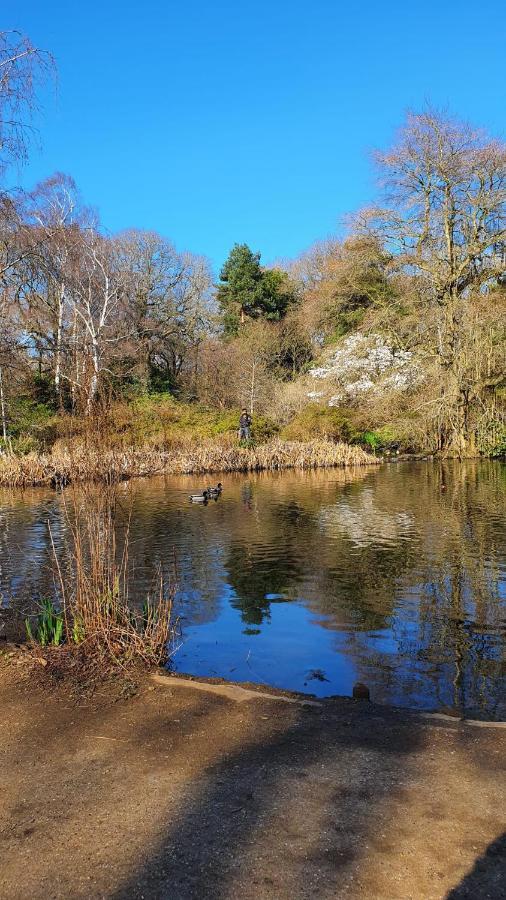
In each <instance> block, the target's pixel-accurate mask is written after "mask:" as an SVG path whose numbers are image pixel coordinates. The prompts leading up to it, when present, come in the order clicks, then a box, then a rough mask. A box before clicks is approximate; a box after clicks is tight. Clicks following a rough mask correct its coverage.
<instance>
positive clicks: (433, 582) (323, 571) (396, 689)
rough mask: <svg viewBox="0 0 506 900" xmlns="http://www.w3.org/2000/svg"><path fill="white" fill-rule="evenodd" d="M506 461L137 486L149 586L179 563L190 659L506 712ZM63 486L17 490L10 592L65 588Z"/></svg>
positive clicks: (398, 697)
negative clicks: (214, 495)
mask: <svg viewBox="0 0 506 900" xmlns="http://www.w3.org/2000/svg"><path fill="white" fill-rule="evenodd" d="M505 478H506V468H505V466H504V465H502V464H501V463H498V462H481V463H475V462H468V463H462V464H459V463H410V464H392V465H384V466H382V467H381V468H379V469H373V470H367V471H363V470H358V471H354V472H340V471H334V472H318V473H283V474H275V475H267V474H261V475H257V476H242V475H241V476H239V475H238V476H229V477H227V479H226V483H225V491H224V494H223V496H222V497H221V498H220V500H219V501H218V502H217V503H211V504H209V506H207V507H206V508H200V507H195V506H190V505H189V504H188V501H187V495H188V492H189V488H194V487H196V485H195V480H194V479H193V480H192V479H188V478H171V479H153V480H150V481H142V482H141V481H139V482H132V483H131V484H125V485H122V486H121V488H120V490H121V504H120V505H121V509H122V512H121V513H120V521H119V527H120V528H121V527H122V526H124V524H125V522H126V521H127V518H128V516H129V515H131V520H130V522H131V524H130V536H131V546H130V557H131V560H132V566H133V572H132V585H133V590H135V591H137V592H138V594H139V596H141V595H142V593H143V592H145V591H146V590H148V589H149V588H150V587H151V585H152V582H153V577H154V574H155V572H156V570H157V567H158V565H160V564H161V565H162V567H163V568H164V569H165V570H166V572H170V571H171V570H172V566H173V559H174V554H175V556H176V559H177V566H178V582H179V593H178V598H177V610H178V613H179V615H180V617H181V621H182V630H183V641H184V643H183V647H182V649H181V650H180V651H179V653H178V655H177V657H176V660H175V665H176V666H177V668H179V669H180V670H182V671H190V672H193V673H195V674H199V675H222V676H225V677H231V678H234V679H237V680H248V681H257V682H265V683H270V684H274V685H277V686H279V687H286V688H292V689H297V690H306V691H311V692H312V693H315V694H318V695H320V696H324V695H329V694H332V693H351V689H352V686H353V683H354V682H355V681H356V680H361V681H364V682H365V683H367V684H368V685H369V687H370V689H371V695H372V697H373V699H376V700H378V701H381V702H388V703H395V704H400V705H407V706H414V707H422V708H436V709H441V708H451V709H456V710H459V711H462V710H464V711H466V712H467V713H468V714H470V715H479V716H496V717H505V716H506V690H505V688H506V665H505V653H504V651H505V646H506V621H505V616H506V573H505V547H506V529H505V520H504V499H505V493H506V492H505ZM61 503H62V498H61V496H58V495H55V494H50V493H47V492H40V491H31V492H25V493H23V494H21V493H15V492H14V493H3V494H1V495H0V524H1V531H0V541H1V559H0V589H1V590H2V593H3V595H4V597H5V598H6V599H7V602H10V601H9V598H12V597H14V607H15V608H20V607H22V606H23V604H25V603H27V602H29V600H30V598H31V597H33V595H34V594H36V595H39V596H40V595H42V594H47V593H49V592H52V591H53V589H54V587H53V582H52V574H51V547H50V541H49V535H48V523H50V526H51V530H52V534H53V540H54V541H55V543H56V545H57V546H58V547H59V548H63V549H64V547H65V543H66V540H67V536H66V529H65V525H64V519H63V516H62V509H61Z"/></svg>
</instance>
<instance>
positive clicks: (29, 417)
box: [8, 396, 57, 455]
mask: <svg viewBox="0 0 506 900" xmlns="http://www.w3.org/2000/svg"><path fill="white" fill-rule="evenodd" d="M8 413H9V415H8V432H9V439H10V443H11V446H12V450H13V451H14V453H18V454H19V455H23V454H25V453H30V452H32V451H34V450H43V449H44V448H46V447H47V446H50V445H51V444H52V443H53V441H54V439H55V437H56V424H57V416H56V415H55V412H54V409H53V408H52V407H51V406H50V405H49V404H47V403H37V402H36V401H35V400H33V399H32V398H30V397H26V396H24V397H17V398H15V399H13V400H11V401H10V402H9V409H8Z"/></svg>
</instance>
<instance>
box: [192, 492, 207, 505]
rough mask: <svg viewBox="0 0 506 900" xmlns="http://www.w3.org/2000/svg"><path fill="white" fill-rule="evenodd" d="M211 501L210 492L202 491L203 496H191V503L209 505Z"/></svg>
mask: <svg viewBox="0 0 506 900" xmlns="http://www.w3.org/2000/svg"><path fill="white" fill-rule="evenodd" d="M208 500H209V492H208V491H202V493H201V494H190V502H191V503H207V501H208Z"/></svg>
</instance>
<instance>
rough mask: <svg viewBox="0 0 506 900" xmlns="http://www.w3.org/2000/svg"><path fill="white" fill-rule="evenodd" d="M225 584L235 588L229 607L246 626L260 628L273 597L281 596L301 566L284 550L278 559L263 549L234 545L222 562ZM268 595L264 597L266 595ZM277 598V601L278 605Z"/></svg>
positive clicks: (294, 579) (294, 578)
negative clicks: (237, 612)
mask: <svg viewBox="0 0 506 900" xmlns="http://www.w3.org/2000/svg"><path fill="white" fill-rule="evenodd" d="M225 568H226V570H227V573H228V582H229V584H230V585H231V587H232V588H233V589H234V595H235V596H234V598H233V599H232V606H233V607H234V608H235V609H239V610H240V611H241V616H242V619H243V621H244V622H246V623H247V624H248V625H261V623H262V622H263V621H264V619H265V618H266V617H267V618H268V617H269V610H270V605H271V603H272V602H273V598H272V597H271V596H270V595H273V594H281V595H282V594H283V593H284V592H285V591H287V590H288V589H289V588H290V586H292V585H293V584H294V582H295V581H296V580H297V578H298V576H299V575H300V571H301V570H300V564H298V563H297V561H296V560H295V557H294V556H293V555H292V554H291V553H290V552H289V551H288V550H287V549H286V548H285V549H284V550H283V552H281V553H280V554H279V556H277V557H276V556H272V555H271V554H269V555H268V556H266V555H265V551H264V550H262V549H255V548H251V547H248V546H247V545H244V544H238V543H233V544H232V545H231V547H230V551H229V554H228V556H227V558H226V560H225ZM266 595H267V596H266ZM279 599H282V598H281V597H280V598H278V600H277V601H276V602H279Z"/></svg>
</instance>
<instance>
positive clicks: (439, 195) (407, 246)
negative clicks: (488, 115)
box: [362, 111, 506, 453]
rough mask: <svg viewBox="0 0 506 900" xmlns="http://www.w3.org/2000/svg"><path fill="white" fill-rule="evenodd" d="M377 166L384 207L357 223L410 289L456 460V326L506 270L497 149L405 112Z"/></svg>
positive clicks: (460, 379)
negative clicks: (436, 369) (438, 373)
mask: <svg viewBox="0 0 506 900" xmlns="http://www.w3.org/2000/svg"><path fill="white" fill-rule="evenodd" d="M378 162H379V165H380V168H381V171H382V173H383V183H384V188H385V191H386V199H387V205H386V207H385V208H383V209H372V210H367V211H366V212H365V213H364V214H363V216H362V223H363V224H364V225H365V227H366V229H367V231H368V232H369V233H370V232H371V231H372V232H373V233H374V234H375V235H376V236H377V237H378V238H379V239H381V240H383V241H385V244H386V247H387V248H388V249H389V251H390V252H391V253H392V257H393V268H395V269H397V270H398V271H403V272H404V273H408V274H409V275H410V276H412V278H413V279H414V281H415V283H416V290H415V291H413V296H414V297H415V296H416V298H417V302H418V304H419V312H418V315H419V320H420V328H419V333H420V336H421V337H422V339H423V341H424V342H425V350H426V352H428V353H433V354H434V356H435V357H436V359H437V362H438V364H439V366H440V367H441V368H442V370H443V373H444V378H443V379H442V383H443V389H442V396H441V398H440V402H441V404H442V406H444V408H445V409H446V411H447V412H448V414H449V419H448V420H447V422H446V426H447V432H448V435H447V439H446V441H447V444H448V445H450V446H451V448H452V449H455V450H457V451H458V452H459V453H465V452H467V449H468V445H469V441H470V439H471V435H470V430H469V424H470V418H469V408H468V405H469V401H470V398H471V395H472V394H474V396H476V391H475V387H476V385H471V384H470V383H469V371H468V369H466V367H463V366H462V364H461V363H462V354H463V353H464V347H463V342H464V340H465V334H466V329H465V328H464V327H463V322H464V320H469V316H468V312H467V307H468V306H469V305H470V304H473V303H474V302H476V300H477V298H478V297H480V296H482V295H483V294H484V293H485V294H486V293H487V292H488V291H490V289H491V287H492V286H493V285H495V284H496V283H497V281H498V280H499V279H500V278H501V277H502V276H503V274H504V272H505V268H506V146H505V145H504V144H503V143H501V142H500V141H497V140H492V139H490V138H488V137H487V136H486V135H484V134H482V133H481V132H478V131H476V130H474V129H472V128H471V127H470V126H468V125H466V124H463V123H460V122H455V121H453V120H451V119H448V118H445V117H443V116H440V115H438V114H436V113H434V112H431V111H429V112H425V113H422V114H417V115H415V114H411V115H410V116H409V117H408V120H407V124H406V126H405V128H404V129H403V131H402V133H401V135H400V139H399V142H398V143H397V145H396V146H395V147H394V148H393V149H392V150H390V151H389V152H387V153H383V154H379V155H378ZM463 371H466V372H467V374H466V375H465V376H463ZM498 377H500V376H498Z"/></svg>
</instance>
